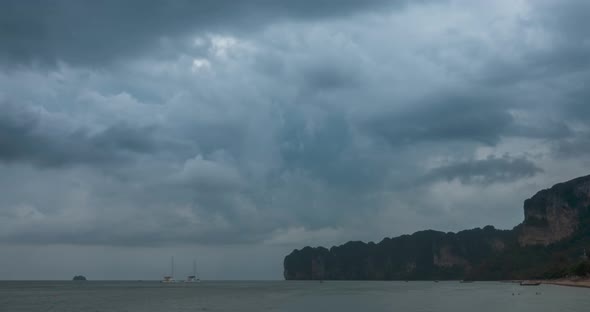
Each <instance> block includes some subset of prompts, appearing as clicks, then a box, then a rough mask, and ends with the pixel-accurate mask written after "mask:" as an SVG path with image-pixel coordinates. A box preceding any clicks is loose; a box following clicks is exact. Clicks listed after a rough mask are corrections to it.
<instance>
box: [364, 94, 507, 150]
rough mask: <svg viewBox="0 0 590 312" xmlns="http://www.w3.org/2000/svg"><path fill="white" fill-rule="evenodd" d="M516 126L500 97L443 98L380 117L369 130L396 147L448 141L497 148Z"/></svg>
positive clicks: (442, 96)
mask: <svg viewBox="0 0 590 312" xmlns="http://www.w3.org/2000/svg"><path fill="white" fill-rule="evenodd" d="M513 123H514V120H513V118H512V116H511V115H510V114H509V113H508V112H507V110H506V106H505V105H504V103H503V102H502V99H501V98H500V97H489V96H486V95H485V94H481V95H475V94H468V95H447V94H439V95H435V96H432V97H430V98H429V99H428V100H426V101H425V102H423V103H418V104H417V105H416V106H415V107H410V108H408V109H406V110H404V111H401V112H391V113H386V114H381V115H380V116H376V117H374V118H373V119H371V120H369V121H368V122H367V124H366V127H367V129H368V130H369V131H371V132H373V133H375V134H377V135H379V136H381V137H382V138H383V139H385V140H386V141H388V142H389V143H390V144H392V145H407V144H415V143H424V142H444V141H472V142H479V143H482V144H487V145H494V144H496V143H497V142H498V141H499V140H500V137H501V136H502V135H503V134H505V133H506V131H507V129H509V127H510V126H511V125H512V124H513Z"/></svg>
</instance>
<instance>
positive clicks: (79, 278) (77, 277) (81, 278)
mask: <svg viewBox="0 0 590 312" xmlns="http://www.w3.org/2000/svg"><path fill="white" fill-rule="evenodd" d="M72 280H73V281H85V280H86V276H84V275H76V276H74V278H72Z"/></svg>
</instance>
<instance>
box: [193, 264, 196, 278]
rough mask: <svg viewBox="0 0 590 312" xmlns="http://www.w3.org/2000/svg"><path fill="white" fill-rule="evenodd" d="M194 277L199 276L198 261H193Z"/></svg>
mask: <svg viewBox="0 0 590 312" xmlns="http://www.w3.org/2000/svg"><path fill="white" fill-rule="evenodd" d="M193 276H194V277H196V276H197V260H193Z"/></svg>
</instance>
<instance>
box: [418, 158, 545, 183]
mask: <svg viewBox="0 0 590 312" xmlns="http://www.w3.org/2000/svg"><path fill="white" fill-rule="evenodd" d="M541 172H543V170H542V169H541V168H539V167H537V166H536V165H535V164H534V163H533V162H531V161H530V160H528V159H525V158H512V157H508V156H504V157H488V158H486V159H478V160H469V161H464V162H457V163H451V164H449V165H445V166H442V167H438V168H434V169H432V170H430V172H429V173H428V174H427V175H426V176H424V177H423V178H422V181H424V182H426V181H452V180H458V181H460V182H461V183H463V184H474V183H477V184H490V183H506V182H513V181H516V180H520V179H523V178H530V177H533V176H534V175H536V174H538V173H541Z"/></svg>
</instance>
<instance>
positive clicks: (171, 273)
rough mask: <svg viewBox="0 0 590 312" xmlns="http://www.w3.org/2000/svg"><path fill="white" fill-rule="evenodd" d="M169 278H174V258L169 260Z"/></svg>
mask: <svg viewBox="0 0 590 312" xmlns="http://www.w3.org/2000/svg"><path fill="white" fill-rule="evenodd" d="M170 276H171V277H172V278H174V256H172V257H171V258H170Z"/></svg>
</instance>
